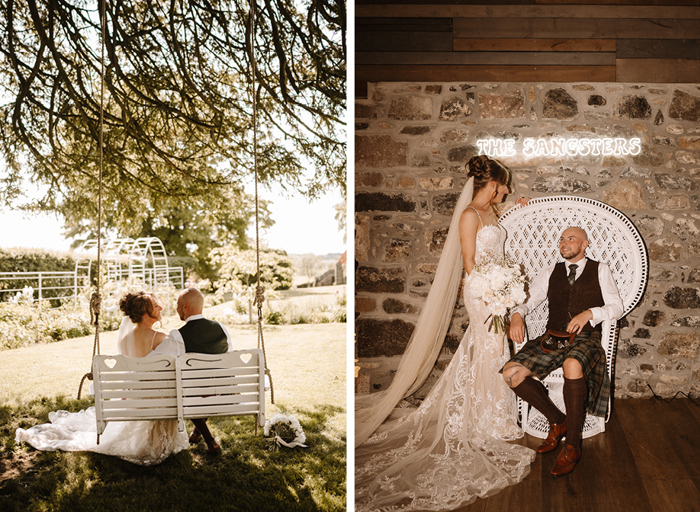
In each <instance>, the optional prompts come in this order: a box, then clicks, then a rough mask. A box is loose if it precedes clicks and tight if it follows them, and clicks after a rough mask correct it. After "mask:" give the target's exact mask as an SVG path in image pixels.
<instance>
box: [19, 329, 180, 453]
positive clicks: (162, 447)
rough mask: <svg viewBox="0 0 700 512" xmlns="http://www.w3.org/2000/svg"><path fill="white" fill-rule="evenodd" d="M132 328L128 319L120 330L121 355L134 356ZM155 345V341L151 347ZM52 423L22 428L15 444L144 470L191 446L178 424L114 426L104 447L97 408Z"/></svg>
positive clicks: (59, 415)
mask: <svg viewBox="0 0 700 512" xmlns="http://www.w3.org/2000/svg"><path fill="white" fill-rule="evenodd" d="M126 322H128V324H127V323H126ZM129 324H131V326H133V325H134V324H132V323H131V321H130V320H129V319H128V318H126V317H125V318H124V320H123V321H122V327H120V330H119V343H118V352H119V353H120V354H124V355H126V356H134V355H135V354H136V347H135V344H134V342H133V328H131V327H130V326H129ZM154 339H155V335H154ZM152 344H153V341H151V347H152ZM49 420H50V421H51V423H46V424H43V425H36V426H33V427H30V428H28V429H26V430H25V429H22V428H18V429H17V431H16V433H15V441H16V442H17V443H20V442H22V441H24V442H26V443H29V444H30V445H32V446H33V447H34V448H36V449H37V450H41V451H55V450H64V451H76V452H87V451H89V452H96V453H102V454H105V455H114V456H115V457H119V458H121V459H124V460H127V461H129V462H132V463H134V464H140V465H142V466H152V465H155V464H160V463H161V462H163V461H164V460H165V459H167V458H168V457H169V456H170V455H173V454H175V453H178V452H180V451H182V450H184V449H186V448H187V447H188V446H189V440H188V437H187V433H186V432H178V430H177V420H157V421H114V422H110V423H108V424H107V426H106V428H105V430H104V432H103V433H102V435H100V444H97V423H96V420H95V408H94V407H89V408H87V409H84V410H82V411H79V412H75V413H73V412H68V411H52V412H50V413H49Z"/></svg>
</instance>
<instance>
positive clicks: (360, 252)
mask: <svg viewBox="0 0 700 512" xmlns="http://www.w3.org/2000/svg"><path fill="white" fill-rule="evenodd" d="M369 234H370V218H369V215H362V214H361V213H356V214H355V259H356V260H357V261H367V260H368V259H369V250H370V235H369Z"/></svg>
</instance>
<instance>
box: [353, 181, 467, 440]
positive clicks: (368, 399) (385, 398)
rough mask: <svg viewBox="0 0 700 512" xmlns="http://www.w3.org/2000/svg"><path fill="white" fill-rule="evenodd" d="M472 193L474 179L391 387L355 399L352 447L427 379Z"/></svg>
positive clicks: (449, 305) (454, 287) (450, 301)
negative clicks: (462, 219)
mask: <svg viewBox="0 0 700 512" xmlns="http://www.w3.org/2000/svg"><path fill="white" fill-rule="evenodd" d="M473 193H474V178H469V180H468V181H467V184H466V185H465V186H464V188H463V189H462V193H461V194H460V196H459V199H458V200H457V204H456V205H455V209H454V213H453V215H452V220H451V221H450V229H449V232H448V233H447V239H446V240H445V245H444V247H443V249H442V254H441V256H440V262H439V263H438V268H437V272H436V273H435V279H434V280H433V284H432V286H431V288H430V292H429V293H428V297H427V299H426V302H425V305H424V306H423V310H422V312H421V315H420V317H419V319H418V322H417V323H416V327H415V329H414V330H413V334H412V335H411V339H410V341H409V343H408V346H407V347H406V351H405V352H404V354H403V356H402V357H401V362H400V363H399V367H398V369H397V371H396V374H395V376H394V379H393V380H392V382H391V385H390V386H389V388H388V389H386V390H384V391H380V392H378V393H373V394H370V395H364V396H360V397H356V400H355V404H356V411H355V446H360V445H361V444H363V443H364V442H365V441H367V439H369V437H370V436H371V435H372V433H373V432H374V431H375V430H377V428H378V427H379V426H380V425H381V424H382V422H383V421H384V420H385V419H386V418H387V417H388V416H389V415H390V414H391V412H392V411H393V409H394V408H395V407H396V405H397V404H398V403H399V401H400V400H401V399H402V398H404V397H406V396H408V395H411V394H413V393H414V392H415V391H417V390H418V388H420V386H421V385H422V384H423V382H424V381H425V380H426V379H427V378H428V376H429V375H430V371H431V370H432V368H433V365H434V364H435V361H436V359H437V356H438V354H439V353H440V349H441V348H442V344H443V342H444V340H445V335H446V334H447V329H448V328H449V326H450V321H451V319H452V314H453V312H454V304H455V300H456V298H457V292H458V290H459V284H460V280H461V278H462V274H463V272H464V267H463V264H462V249H461V245H460V239H459V219H460V217H461V215H462V212H463V211H464V209H465V208H466V207H467V205H468V204H469V203H470V202H471V201H472V196H473Z"/></svg>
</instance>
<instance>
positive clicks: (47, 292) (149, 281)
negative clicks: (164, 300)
mask: <svg viewBox="0 0 700 512" xmlns="http://www.w3.org/2000/svg"><path fill="white" fill-rule="evenodd" d="M140 274H141V275H142V276H143V283H142V284H143V288H144V289H149V290H154V291H158V288H160V287H161V286H169V285H172V286H175V287H176V288H177V289H182V288H183V287H184V282H185V281H184V273H183V269H182V267H169V268H168V269H167V275H166V273H165V272H162V271H161V270H160V269H158V270H156V269H153V268H146V269H143V270H141V272H140ZM113 277H116V278H117V279H116V280H127V279H129V278H130V277H132V276H130V275H129V272H128V270H125V271H123V272H122V273H120V275H118V276H110V278H113ZM139 277H141V276H139ZM88 280H89V277H88V276H86V275H78V273H77V272H75V271H73V272H68V271H65V272H0V302H7V301H9V300H10V299H11V298H13V297H15V296H16V295H17V294H18V293H27V291H25V290H27V288H32V297H31V299H32V301H34V302H36V301H39V302H40V301H42V300H54V299H61V300H66V299H75V298H77V297H78V296H79V295H80V293H81V291H82V290H83V288H85V287H86V286H88V285H89V284H90V283H89V282H88ZM20 283H21V284H20ZM27 299H29V297H25V300H27Z"/></svg>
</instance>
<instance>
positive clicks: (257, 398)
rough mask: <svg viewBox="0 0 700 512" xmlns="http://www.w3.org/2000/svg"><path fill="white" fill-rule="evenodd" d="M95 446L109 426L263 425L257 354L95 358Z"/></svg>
mask: <svg viewBox="0 0 700 512" xmlns="http://www.w3.org/2000/svg"><path fill="white" fill-rule="evenodd" d="M92 372H93V382H94V389H95V416H96V419H97V442H98V443H99V439H100V434H102V433H103V432H104V430H105V427H106V426H107V423H108V422H110V421H143V420H171V419H172V420H178V430H180V432H183V431H185V420H186V419H194V418H212V417H217V416H244V415H253V416H255V417H256V418H257V421H256V423H255V434H256V435H257V433H258V425H260V426H263V425H264V424H265V358H264V355H263V351H262V350H261V349H250V350H237V351H233V352H227V353H225V354H199V353H187V354H183V355H181V356H174V355H165V354H163V355H157V356H149V357H143V358H133V357H127V356H123V355H117V356H110V355H103V356H101V355H96V356H94V358H93V363H92Z"/></svg>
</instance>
